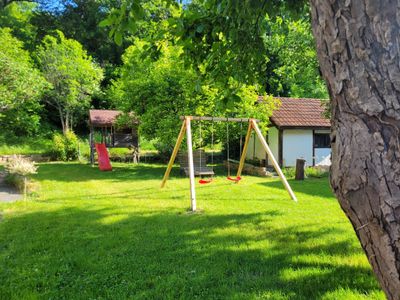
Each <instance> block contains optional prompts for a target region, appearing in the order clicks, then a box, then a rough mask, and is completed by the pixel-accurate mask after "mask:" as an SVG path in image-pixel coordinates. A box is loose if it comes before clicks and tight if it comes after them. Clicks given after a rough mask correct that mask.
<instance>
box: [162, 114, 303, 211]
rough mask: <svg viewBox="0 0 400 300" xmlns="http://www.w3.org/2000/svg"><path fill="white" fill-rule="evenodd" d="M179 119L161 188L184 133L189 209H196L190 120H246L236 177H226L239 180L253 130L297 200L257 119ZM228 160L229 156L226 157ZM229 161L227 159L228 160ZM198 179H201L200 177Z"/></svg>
mask: <svg viewBox="0 0 400 300" xmlns="http://www.w3.org/2000/svg"><path fill="white" fill-rule="evenodd" d="M181 120H183V122H182V126H181V130H180V132H179V135H178V139H177V141H176V143H175V147H174V150H173V152H172V155H171V157H170V160H169V163H168V166H167V170H166V171H165V174H164V177H163V180H162V182H161V188H163V187H164V186H165V184H166V182H167V180H168V178H169V174H170V172H171V170H172V166H173V164H174V162H175V159H176V156H177V154H178V151H179V148H180V145H181V143H182V140H183V138H184V136H185V133H186V143H187V155H188V167H189V181H190V204H191V205H190V207H191V210H192V211H193V212H194V211H196V209H197V205H196V191H195V179H194V176H195V171H194V170H195V168H194V164H193V146H192V129H191V121H216V122H240V123H242V122H248V123H249V126H248V128H247V133H246V138H245V142H244V145H243V150H242V152H241V156H240V162H239V167H238V170H237V173H236V178H235V177H230V174H229V175H228V177H227V179H228V180H231V181H234V182H235V183H239V181H240V180H241V175H242V171H243V166H244V162H245V159H246V153H247V148H248V145H249V141H250V137H251V133H252V130H254V132H255V133H256V135H257V137H258V139H259V140H260V142H261V145H262V146H263V148H264V150H265V151H266V152H267V154H268V157H269V159H270V160H271V162H272V165H273V166H274V168H275V171H276V173H278V176H279V178H280V179H281V181H282V183H283V185H284V187H285V189H286V190H287V192H288V193H289V196H290V197H291V198H292V199H293V201H295V202H297V198H296V196H295V194H294V193H293V190H292V188H291V187H290V185H289V183H288V181H287V180H286V177H285V175H283V173H282V170H281V168H280V167H279V164H278V162H277V161H276V159H275V157H274V155H273V154H272V151H271V149H270V148H269V146H268V144H267V142H266V140H265V138H264V136H263V135H262V133H261V130H260V128H259V127H258V125H257V123H258V122H259V120H257V119H245V118H219V117H196V116H184V117H181ZM228 145H229V141H228ZM228 160H229V158H228ZM228 163H229V161H228ZM200 181H202V180H201V179H200ZM209 182H210V181H209V180H207V182H205V181H204V182H200V183H201V184H204V183H209Z"/></svg>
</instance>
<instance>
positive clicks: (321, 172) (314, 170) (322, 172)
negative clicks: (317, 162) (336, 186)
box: [304, 166, 329, 178]
mask: <svg viewBox="0 0 400 300" xmlns="http://www.w3.org/2000/svg"><path fill="white" fill-rule="evenodd" d="M304 173H305V174H306V176H307V177H313V178H324V177H329V170H328V169H327V168H324V167H318V166H316V167H307V168H305V170H304Z"/></svg>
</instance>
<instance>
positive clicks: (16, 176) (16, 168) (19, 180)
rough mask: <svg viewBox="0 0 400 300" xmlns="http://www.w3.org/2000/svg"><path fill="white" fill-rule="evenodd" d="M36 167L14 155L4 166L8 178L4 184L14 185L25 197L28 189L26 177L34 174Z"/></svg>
mask: <svg viewBox="0 0 400 300" xmlns="http://www.w3.org/2000/svg"><path fill="white" fill-rule="evenodd" d="M36 171H37V167H36V166H35V163H34V162H32V161H30V160H28V159H25V158H23V157H21V156H17V155H14V156H13V157H12V158H11V159H10V160H9V161H8V162H7V164H6V172H7V173H8V176H7V177H8V178H7V179H6V182H8V183H9V184H12V185H14V186H15V187H17V188H18V189H19V190H23V191H24V196H26V193H27V190H28V189H27V188H28V176H29V175H32V174H36Z"/></svg>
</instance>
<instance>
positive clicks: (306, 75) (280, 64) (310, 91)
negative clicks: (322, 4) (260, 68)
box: [265, 17, 328, 99]
mask: <svg viewBox="0 0 400 300" xmlns="http://www.w3.org/2000/svg"><path fill="white" fill-rule="evenodd" d="M267 20H268V23H269V26H270V33H269V34H268V35H267V36H266V38H265V43H266V47H267V55H268V69H270V70H271V75H270V76H268V77H267V78H266V81H267V86H268V89H269V90H271V91H273V94H274V95H281V96H291V97H300V98H301V97H312V98H322V99H326V98H328V93H327V89H326V85H325V82H324V81H323V80H322V78H321V76H320V75H319V67H318V60H317V54H316V50H315V43H314V38H313V36H312V34H311V26H310V24H309V21H304V20H296V21H294V20H290V19H282V18H280V17H277V18H276V19H275V20H271V19H269V18H267Z"/></svg>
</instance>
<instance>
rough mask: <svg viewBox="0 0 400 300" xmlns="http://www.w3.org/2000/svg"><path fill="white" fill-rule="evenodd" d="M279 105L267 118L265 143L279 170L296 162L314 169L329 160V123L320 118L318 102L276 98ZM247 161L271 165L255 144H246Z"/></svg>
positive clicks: (317, 100)
mask: <svg viewBox="0 0 400 300" xmlns="http://www.w3.org/2000/svg"><path fill="white" fill-rule="evenodd" d="M277 98H278V99H279V100H280V101H281V105H280V106H279V108H278V109H277V110H275V111H274V113H273V115H272V117H271V125H270V127H269V130H268V133H267V137H266V139H267V142H268V144H269V146H270V148H271V150H272V152H273V154H274V156H275V159H276V160H277V161H278V162H279V165H280V166H283V167H292V166H295V165H296V159H298V158H302V159H305V160H306V164H307V165H308V166H315V165H316V164H318V163H319V162H321V161H322V160H324V159H325V158H326V157H327V156H330V153H331V148H330V137H329V133H330V126H331V125H330V121H329V119H326V118H325V117H324V115H323V113H324V107H323V106H322V105H321V100H319V99H304V98H303V99H297V98H283V97H277ZM246 157H247V158H248V159H259V160H260V161H262V162H264V163H265V162H267V163H268V165H272V163H271V161H270V160H269V159H268V156H267V155H266V153H265V151H264V150H263V148H262V146H261V144H260V142H259V140H258V139H257V138H255V139H254V136H253V137H252V139H251V140H250V144H249V148H248V151H247V154H246Z"/></svg>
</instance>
